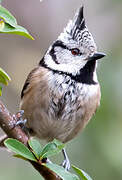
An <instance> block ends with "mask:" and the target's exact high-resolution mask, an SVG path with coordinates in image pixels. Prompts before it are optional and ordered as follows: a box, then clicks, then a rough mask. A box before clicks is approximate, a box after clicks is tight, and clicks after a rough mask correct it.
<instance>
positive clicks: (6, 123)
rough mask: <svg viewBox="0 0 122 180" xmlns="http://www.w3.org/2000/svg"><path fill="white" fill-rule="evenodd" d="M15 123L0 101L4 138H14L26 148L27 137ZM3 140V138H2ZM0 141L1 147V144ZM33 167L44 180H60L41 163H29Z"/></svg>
mask: <svg viewBox="0 0 122 180" xmlns="http://www.w3.org/2000/svg"><path fill="white" fill-rule="evenodd" d="M16 122H17V119H16V116H13V115H12V114H11V113H10V112H9V111H8V109H7V108H6V107H5V106H4V105H3V103H2V102H1V101H0V127H1V128H2V129H3V131H4V132H5V133H6V137H7V136H8V137H10V138H14V139H17V140H19V141H20V142H22V143H23V144H25V145H26V146H28V139H29V137H28V136H27V135H26V134H25V132H24V131H23V130H22V129H21V127H20V126H15V124H16ZM4 138H5V136H4ZM3 140H4V139H2V140H1V145H2V144H3ZM29 162H30V163H31V164H32V165H33V167H34V168H35V169H36V170H37V171H38V172H39V173H40V174H41V175H42V176H43V177H44V178H45V180H61V178H60V177H59V176H58V175H56V174H55V173H54V172H53V171H51V170H50V169H49V168H47V167H46V166H44V165H43V164H42V163H41V162H38V163H37V162H33V161H29Z"/></svg>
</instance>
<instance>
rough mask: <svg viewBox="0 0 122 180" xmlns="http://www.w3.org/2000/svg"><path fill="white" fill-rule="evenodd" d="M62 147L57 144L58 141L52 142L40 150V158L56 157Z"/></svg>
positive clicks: (60, 144) (59, 143) (62, 145)
mask: <svg viewBox="0 0 122 180" xmlns="http://www.w3.org/2000/svg"><path fill="white" fill-rule="evenodd" d="M64 146H65V145H64V144H62V143H61V142H59V141H58V140H54V141H52V142H50V143H48V144H46V145H45V147H44V148H43V149H42V152H41V155H40V158H45V157H50V156H53V155H56V154H58V153H59V152H60V151H61V150H62V149H63V148H64Z"/></svg>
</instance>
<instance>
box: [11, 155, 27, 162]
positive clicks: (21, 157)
mask: <svg viewBox="0 0 122 180" xmlns="http://www.w3.org/2000/svg"><path fill="white" fill-rule="evenodd" d="M13 156H14V157H16V158H19V159H22V160H25V161H28V159H27V158H24V157H23V156H20V155H19V154H14V155H13Z"/></svg>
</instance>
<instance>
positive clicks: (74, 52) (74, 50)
mask: <svg viewBox="0 0 122 180" xmlns="http://www.w3.org/2000/svg"><path fill="white" fill-rule="evenodd" d="M71 53H72V54H73V55H74V56H77V55H79V54H80V50H79V49H77V48H74V49H71Z"/></svg>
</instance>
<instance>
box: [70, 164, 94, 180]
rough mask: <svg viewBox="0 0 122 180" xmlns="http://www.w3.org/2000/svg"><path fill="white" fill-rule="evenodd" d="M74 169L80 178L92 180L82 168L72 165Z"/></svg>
mask: <svg viewBox="0 0 122 180" xmlns="http://www.w3.org/2000/svg"><path fill="white" fill-rule="evenodd" d="M72 168H73V169H74V171H75V172H76V173H77V174H78V175H79V177H81V179H82V180H92V178H91V177H90V176H89V175H88V174H87V173H86V172H84V171H83V170H81V169H79V168H77V167H76V166H74V165H72Z"/></svg>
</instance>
